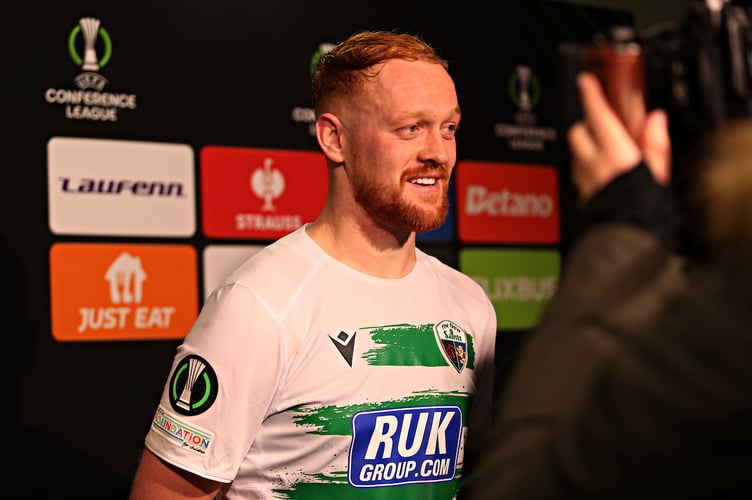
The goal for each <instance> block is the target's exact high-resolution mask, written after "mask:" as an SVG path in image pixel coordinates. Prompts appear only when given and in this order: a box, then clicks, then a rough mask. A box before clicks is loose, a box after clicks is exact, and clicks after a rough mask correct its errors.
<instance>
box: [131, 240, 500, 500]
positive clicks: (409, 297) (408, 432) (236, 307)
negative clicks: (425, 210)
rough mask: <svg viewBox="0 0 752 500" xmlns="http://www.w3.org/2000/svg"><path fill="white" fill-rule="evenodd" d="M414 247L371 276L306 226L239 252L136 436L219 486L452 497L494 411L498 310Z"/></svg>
mask: <svg viewBox="0 0 752 500" xmlns="http://www.w3.org/2000/svg"><path fill="white" fill-rule="evenodd" d="M416 252H417V263H416V265H415V268H414V269H413V270H412V272H411V273H410V274H409V275H407V276H405V277H403V278H399V279H381V278H375V277H373V276H368V275H365V274H363V273H360V272H358V271H356V270H354V269H352V268H350V267H347V266H346V265H344V264H342V263H340V262H338V261H337V260H335V259H333V258H331V257H330V256H328V255H327V254H326V253H325V252H324V251H323V250H322V249H321V248H320V247H319V246H318V245H317V244H316V243H315V242H314V241H313V240H312V239H311V238H310V237H309V236H308V235H307V234H306V232H305V227H302V228H300V229H299V230H296V231H295V232H293V233H291V234H289V235H287V236H285V237H283V238H281V239H279V240H278V241H276V242H275V243H273V244H271V245H269V246H268V247H266V248H265V249H264V250H262V251H261V252H259V253H257V254H255V255H254V256H252V257H251V258H249V259H248V260H247V261H246V262H245V263H244V264H242V265H241V266H240V267H239V268H238V269H237V270H236V271H234V272H233V273H232V274H231V275H230V276H229V277H228V278H227V279H226V280H225V281H224V283H223V284H222V285H221V286H220V287H219V288H217V289H216V290H215V291H214V292H213V293H212V294H211V296H210V297H208V298H207V300H206V302H205V304H204V307H203V308H202V310H201V313H200V315H199V317H198V319H197V320H196V322H195V324H194V326H193V327H192V329H191V331H190V333H189V334H188V336H187V337H186V338H185V340H184V342H183V343H182V344H181V345H180V346H179V347H178V349H177V353H176V356H175V360H174V362H173V366H172V370H171V372H170V376H169V379H168V381H167V383H166V385H165V388H164V392H163V394H162V398H161V401H160V404H159V406H158V408H157V410H156V412H155V415H154V419H153V422H152V425H151V428H150V430H149V432H148V434H147V436H146V446H147V447H148V448H149V449H150V450H151V451H153V452H154V453H155V454H157V455H158V456H160V457H161V458H163V459H164V460H166V461H167V462H170V463H172V464H174V465H176V466H178V467H180V468H183V469H186V470H188V471H191V472H193V473H195V474H198V475H200V476H203V477H206V478H209V479H213V480H216V481H222V482H232V485H231V487H230V490H229V491H228V492H227V495H226V498H252V499H267V498H295V499H298V498H328V499H342V498H352V497H354V498H379V499H381V498H384V499H387V498H390V499H391V498H393V499H405V498H446V499H451V498H453V497H454V496H455V495H456V493H457V488H458V484H459V478H460V475H461V472H462V464H463V455H464V448H465V438H466V431H467V429H468V425H470V426H472V428H473V432H475V431H476V429H475V426H476V425H477V426H478V430H479V431H480V429H481V428H483V429H485V428H486V427H485V426H486V425H488V423H489V421H490V413H491V397H492V396H491V395H492V387H491V386H492V382H493V353H494V345H495V337H496V315H495V312H494V309H493V307H492V305H491V302H490V301H489V299H488V297H487V295H486V294H485V292H484V291H483V289H482V288H481V287H480V286H479V285H478V284H477V283H475V282H474V281H473V280H472V279H470V278H469V277H467V276H465V275H464V274H462V273H460V272H459V271H457V270H456V269H453V268H451V267H449V266H447V265H445V264H443V263H441V262H440V261H439V260H438V259H436V258H434V257H432V256H429V255H427V254H426V253H424V252H422V251H421V250H419V249H418V250H416ZM476 393H477V394H476ZM471 417H472V419H471ZM471 421H472V422H473V423H471V424H470V422H471Z"/></svg>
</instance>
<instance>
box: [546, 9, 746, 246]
mask: <svg viewBox="0 0 752 500" xmlns="http://www.w3.org/2000/svg"><path fill="white" fill-rule="evenodd" d="M751 5H752V1H749V0H747V1H739V0H689V2H688V4H687V8H686V11H685V14H684V17H683V18H682V19H681V20H679V21H677V22H666V23H661V24H656V25H653V26H649V27H648V28H647V29H644V30H641V31H638V30H637V29H635V28H634V27H633V26H631V25H617V26H608V27H606V29H604V30H602V31H598V32H596V33H595V35H594V37H593V39H592V41H591V42H590V43H586V44H579V43H562V44H559V45H558V46H557V74H558V77H559V81H558V86H559V92H560V96H559V97H560V99H559V103H560V107H559V116H560V117H561V120H563V122H562V123H560V126H561V127H563V129H564V130H566V129H567V128H569V126H571V125H572V124H573V123H574V122H575V121H577V120H579V119H580V118H581V116H582V112H581V109H580V108H579V96H578V94H577V90H576V87H575V83H574V82H575V76H576V73H577V72H579V71H581V70H587V71H591V72H593V73H594V74H596V75H597V76H598V77H599V79H600V80H601V83H602V85H603V89H604V92H605V94H606V97H607V98H608V100H609V102H610V103H611V105H612V107H613V109H614V110H615V112H616V113H617V114H618V115H619V117H620V118H621V120H622V121H623V123H624V124H625V127H626V128H627V130H628V131H630V132H632V131H634V130H639V129H640V127H641V124H642V120H643V119H644V115H645V110H646V109H647V110H651V109H655V108H662V109H664V110H665V111H666V113H667V114H668V118H669V135H670V137H671V144H672V150H673V151H672V152H673V168H672V189H673V190H674V194H675V201H676V204H677V213H678V215H679V216H680V219H681V220H680V221H679V225H680V228H684V229H685V230H686V231H687V232H694V233H696V232H697V228H696V227H694V228H692V229H689V226H691V225H694V224H695V222H696V221H695V220H693V219H694V218H693V217H692V215H691V209H692V207H691V206H690V203H691V202H690V198H689V197H688V195H689V194H690V193H691V189H692V181H693V180H694V179H695V178H696V176H697V170H698V169H699V168H701V167H702V162H703V160H704V158H705V153H706V150H705V147H706V146H707V139H708V138H709V137H710V134H709V133H710V132H717V131H719V130H721V129H722V128H723V127H724V125H725V124H727V123H728V122H729V121H731V120H734V119H737V118H746V117H748V118H752V22H751V20H752V7H751ZM633 135H635V133H633ZM696 236H697V235H696V234H695V235H693V237H692V238H690V239H692V240H693V241H694V242H690V243H688V244H689V245H695V244H696V242H697V241H699V239H697V238H696ZM685 244H686V242H685ZM690 251H691V250H690Z"/></svg>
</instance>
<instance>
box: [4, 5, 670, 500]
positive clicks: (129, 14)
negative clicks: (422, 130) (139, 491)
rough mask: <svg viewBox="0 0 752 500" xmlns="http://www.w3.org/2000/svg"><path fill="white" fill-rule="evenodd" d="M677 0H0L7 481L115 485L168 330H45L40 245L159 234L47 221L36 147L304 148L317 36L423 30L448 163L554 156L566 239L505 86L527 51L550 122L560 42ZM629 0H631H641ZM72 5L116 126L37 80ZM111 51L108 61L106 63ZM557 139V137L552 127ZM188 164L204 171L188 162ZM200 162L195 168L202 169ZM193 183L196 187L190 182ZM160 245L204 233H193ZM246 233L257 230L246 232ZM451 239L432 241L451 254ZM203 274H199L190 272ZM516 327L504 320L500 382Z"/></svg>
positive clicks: (161, 365) (124, 486)
mask: <svg viewBox="0 0 752 500" xmlns="http://www.w3.org/2000/svg"><path fill="white" fill-rule="evenodd" d="M684 3H685V2H678V1H673V2H667V1H661V2H651V4H653V5H652V6H651V5H643V2H637V1H634V2H628V1H622V2H618V1H616V0H613V1H608V2H606V1H600V2H595V1H593V2H588V3H587V4H583V3H581V2H576V3H564V2H547V1H544V0H504V1H474V2H472V1H471V2H456V3H453V4H451V5H449V6H446V5H443V4H438V3H436V2H402V1H395V0H380V1H368V0H364V1H362V2H357V3H353V2H344V1H340V0H334V1H329V2H323V3H322V2H310V1H305V2H304V1H291V0H277V1H275V2H238V1H228V0H218V1H215V2H196V1H193V0H187V1H184V2H159V1H154V2H148V3H147V2H142V1H138V0H136V1H132V2H101V1H96V2H95V1H87V0H70V1H67V2H54V3H53V2H46V3H45V4H44V5H39V4H38V3H34V2H26V3H14V4H8V3H5V4H4V5H3V7H2V12H3V15H2V18H3V19H4V21H5V22H4V29H3V34H2V37H3V41H4V42H5V43H4V44H3V47H4V48H5V51H4V57H3V62H4V64H3V78H2V80H3V81H2V88H3V93H2V97H3V103H4V106H3V110H2V121H3V124H4V125H3V132H2V136H1V137H2V151H3V152H4V153H5V154H4V155H3V161H2V164H0V169H2V181H1V182H0V266H1V267H0V270H1V274H0V277H1V278H2V280H3V283H2V286H3V299H2V301H1V302H0V304H2V306H0V307H2V310H1V311H0V312H1V313H2V316H1V318H2V324H3V330H2V331H3V334H4V345H5V349H4V354H3V358H4V360H5V363H3V366H4V367H5V370H4V372H5V374H6V376H7V378H6V380H8V382H9V387H10V396H9V397H8V398H5V399H4V400H5V402H6V403H7V404H6V405H5V410H6V411H5V413H6V414H7V415H6V417H5V418H4V420H5V421H6V422H8V423H9V425H8V426H7V427H6V432H7V435H8V436H7V437H8V438H9V439H7V440H6V442H5V455H6V463H8V462H10V467H8V468H6V471H7V472H6V474H7V476H6V481H4V484H3V486H2V489H3V492H4V493H5V494H12V495H13V496H16V497H27V498H99V499H106V498H125V496H126V495H127V491H128V485H129V482H130V479H131V478H132V476H133V472H134V470H135V467H136V463H137V460H138V455H139V453H140V451H141V449H142V446H143V439H144V436H145V434H146V431H147V429H148V427H149V425H150V422H151V417H152V415H153V411H154V409H155V408H156V403H157V401H158V398H159V395H160V393H161V390H162V386H163V383H164V381H165V380H166V377H167V375H168V373H167V371H168V369H169V366H170V361H171V359H172V357H173V355H174V351H175V347H176V346H177V344H178V342H176V341H169V342H168V341H153V342H111V343H106V342H105V343H96V342H93V343H57V342H56V341H55V340H54V339H53V338H52V335H51V331H50V313H49V310H50V299H49V294H50V290H49V257H48V253H49V249H50V246H51V245H52V244H53V243H55V242H59V241H107V242H137V241H138V242H140V241H149V242H160V239H159V238H151V239H143V238H142V239H138V238H106V239H101V238H99V239H98V238H77V237H74V236H60V235H53V234H51V232H50V230H49V226H48V213H47V158H46V144H47V141H48V140H49V139H50V138H51V137H53V136H67V137H90V138H109V139H125V140H139V141H158V142H179V143H186V144H189V145H191V146H192V147H193V148H194V152H196V156H198V155H197V153H198V151H199V150H200V148H201V147H202V146H204V145H207V144H216V145H224V146H243V147H264V148H282V149H301V150H316V149H317V146H316V144H315V142H314V139H313V137H311V136H310V135H309V134H308V132H307V125H306V124H303V123H295V122H294V121H293V120H292V119H291V116H290V115H291V110H292V109H293V108H294V107H297V106H310V99H309V86H308V82H309V80H308V78H309V73H308V70H309V59H310V56H311V54H312V50H313V49H314V48H315V47H316V46H317V45H318V44H319V43H320V42H322V41H331V42H336V41H339V40H341V39H343V38H345V37H347V36H348V35H349V34H351V33H352V32H354V31H356V30H359V29H398V30H402V31H409V32H414V33H419V34H421V35H422V36H423V37H424V38H425V39H426V40H428V41H429V42H430V43H432V44H433V45H434V46H436V47H437V48H439V49H440V51H441V53H442V55H443V56H444V57H445V58H447V59H448V60H449V62H450V67H451V72H452V75H453V77H454V78H455V81H456V83H457V88H458V92H459V98H460V104H461V106H462V109H463V123H462V129H461V131H460V135H459V137H458V156H459V158H460V159H462V158H467V159H473V160H488V161H508V162H520V163H532V164H548V165H555V166H556V167H557V169H558V170H559V172H560V177H559V178H560V182H561V191H562V193H561V201H562V242H561V245H560V251H561V252H562V255H565V254H566V246H567V242H568V238H569V237H570V235H571V224H570V221H571V217H572V210H571V193H570V188H569V185H568V172H567V157H566V151H565V149H564V148H563V145H562V144H561V141H559V144H557V145H555V147H551V148H547V149H546V150H545V151H543V152H537V153H533V152H520V151H511V150H509V149H508V148H507V147H506V146H505V144H504V143H503V142H502V141H501V140H500V139H499V138H497V137H495V136H494V135H493V134H492V128H493V124H494V123H496V122H500V121H504V122H511V118H510V116H511V114H512V112H513V109H511V105H510V103H509V102H508V99H507V98H506V96H505V91H504V89H503V88H500V86H501V85H503V83H504V82H505V81H506V77H507V75H508V74H509V71H510V68H513V67H514V66H515V65H516V64H518V63H520V62H524V63H526V64H529V65H531V66H533V67H534V70H535V72H536V74H537V76H538V77H539V78H540V81H541V88H542V91H541V96H542V97H541V102H540V104H539V106H538V108H536V110H535V111H536V114H537V116H538V124H540V125H547V126H558V123H559V119H560V118H561V117H560V116H558V114H557V113H558V110H559V104H560V103H557V95H558V89H559V88H560V85H561V84H562V83H561V82H559V81H557V74H556V71H555V48H556V46H557V44H559V43H561V42H563V41H587V40H589V39H590V37H591V36H592V33H593V32H594V31H595V30H597V29H600V28H603V27H605V26H606V25H608V24H609V23H613V22H629V23H635V24H636V25H637V26H638V27H642V26H645V25H648V24H651V23H653V22H658V21H661V20H664V19H671V18H678V17H680V15H681V13H682V9H683V6H684ZM638 4H639V5H638ZM81 17H97V18H99V19H101V20H102V22H103V24H104V25H105V26H106V28H107V30H108V32H109V33H110V35H111V36H112V37H113V43H115V44H117V46H116V49H115V50H116V51H117V52H116V56H115V55H114V56H113V61H112V62H111V63H110V65H108V66H107V77H108V80H109V81H110V82H111V83H110V85H111V86H109V87H108V88H107V89H106V91H111V92H118V91H122V92H126V93H133V94H136V95H137V96H138V108H137V109H136V110H124V111H121V112H120V113H119V116H120V117H119V119H118V121H117V122H108V123H105V122H94V121H86V120H69V119H66V118H65V116H64V112H63V106H61V105H52V104H48V103H46V102H45V101H44V97H43V96H44V91H45V90H46V89H47V88H74V86H73V83H72V81H71V78H72V75H74V74H75V72H76V68H74V67H73V66H72V64H71V61H70V58H69V56H68V53H67V36H68V34H69V33H70V30H71V28H72V27H73V26H75V25H76V24H77V23H78V19H79V18H81ZM115 57H116V61H115ZM559 137H562V135H561V133H560V134H559ZM196 171H197V172H198V168H196ZM197 175H198V174H197ZM196 185H197V186H199V185H200V184H199V183H198V182H197V183H196ZM166 241H169V242H170V243H176V242H178V243H186V242H187V243H191V244H193V245H195V246H196V248H197V249H198V250H199V255H200V250H201V249H202V248H203V247H204V246H206V244H207V241H206V238H205V237H204V236H203V235H202V234H201V220H200V213H199V218H198V220H197V232H196V235H195V236H194V237H192V238H188V239H178V241H176V239H170V240H166ZM249 243H256V242H249ZM457 248H458V242H456V241H452V242H450V243H448V244H445V245H438V246H437V248H436V249H435V251H436V253H442V252H444V254H445V255H451V254H453V253H456V250H457ZM200 275H201V273H199V276H200ZM524 333H526V332H500V334H499V337H498V339H499V340H498V352H499V355H498V363H497V365H498V374H497V375H498V376H497V382H498V385H497V392H498V393H501V392H502V391H503V383H504V377H505V375H506V370H507V369H508V366H509V363H510V362H511V361H512V359H513V356H514V352H515V349H516V348H517V346H518V344H519V341H520V339H521V338H522V337H523V336H524Z"/></svg>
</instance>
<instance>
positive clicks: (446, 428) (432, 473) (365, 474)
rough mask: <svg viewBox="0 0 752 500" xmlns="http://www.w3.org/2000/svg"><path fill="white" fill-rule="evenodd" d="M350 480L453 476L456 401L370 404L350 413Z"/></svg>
mask: <svg viewBox="0 0 752 500" xmlns="http://www.w3.org/2000/svg"><path fill="white" fill-rule="evenodd" d="M352 435H353V443H352V446H351V448H350V456H349V466H348V481H349V483H350V484H351V485H352V486H354V487H356V488H375V487H380V486H396V485H402V484H420V483H436V482H443V481H451V480H452V479H454V475H455V471H456V468H457V457H458V453H459V447H460V439H461V437H462V411H461V410H460V408H459V407H458V406H419V407H404V408H389V409H379V410H366V411H361V412H358V413H356V414H355V415H354V416H353V419H352Z"/></svg>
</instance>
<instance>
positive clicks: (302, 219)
mask: <svg viewBox="0 0 752 500" xmlns="http://www.w3.org/2000/svg"><path fill="white" fill-rule="evenodd" d="M328 182H329V179H328V174H327V169H326V160H325V158H324V155H323V153H321V152H314V151H291V150H281V149H258V148H242V147H222V146H205V147H204V148H203V149H202V150H201V213H202V215H203V231H204V234H206V235H207V236H209V237H213V238H238V239H261V240H273V239H277V238H279V237H281V236H284V235H286V234H288V233H290V232H292V231H294V230H295V229H297V228H299V227H300V226H302V225H303V224H305V223H306V222H312V221H313V220H314V219H315V218H316V216H317V215H318V213H319V212H320V211H321V208H322V207H323V206H324V200H325V199H326V189H327V185H328Z"/></svg>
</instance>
